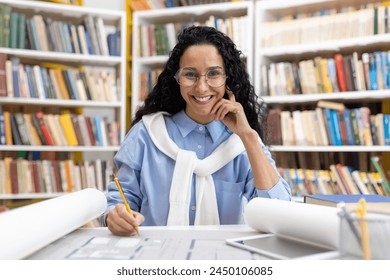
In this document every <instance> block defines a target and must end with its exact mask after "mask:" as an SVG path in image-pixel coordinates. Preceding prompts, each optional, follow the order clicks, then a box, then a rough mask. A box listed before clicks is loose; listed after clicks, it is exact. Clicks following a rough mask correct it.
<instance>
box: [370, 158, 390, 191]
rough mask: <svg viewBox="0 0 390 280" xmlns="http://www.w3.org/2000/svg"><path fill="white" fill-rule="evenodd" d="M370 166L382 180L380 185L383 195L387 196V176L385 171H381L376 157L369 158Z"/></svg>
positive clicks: (389, 186)
mask: <svg viewBox="0 0 390 280" xmlns="http://www.w3.org/2000/svg"><path fill="white" fill-rule="evenodd" d="M370 159H371V163H372V165H373V166H374V167H375V169H376V171H377V172H378V173H379V174H380V176H381V178H382V185H383V189H384V191H385V193H386V194H387V195H390V185H389V181H388V180H387V176H386V173H385V171H384V170H383V167H382V164H381V162H380V158H379V157H378V156H373V157H371V158H370Z"/></svg>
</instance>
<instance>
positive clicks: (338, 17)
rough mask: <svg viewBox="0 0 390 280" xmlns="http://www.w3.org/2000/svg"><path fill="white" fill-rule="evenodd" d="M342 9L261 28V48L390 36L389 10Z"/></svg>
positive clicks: (376, 6) (279, 19) (369, 6)
mask: <svg viewBox="0 0 390 280" xmlns="http://www.w3.org/2000/svg"><path fill="white" fill-rule="evenodd" d="M353 3H354V2H353V1H351V3H350V6H348V4H346V5H347V7H345V6H344V8H343V7H342V6H341V7H337V8H333V9H330V10H317V11H313V10H310V9H306V12H305V13H299V14H292V13H290V14H288V15H285V16H284V14H283V15H282V16H277V15H276V16H275V17H272V21H271V20H267V21H266V22H264V23H262V26H261V27H260V30H261V32H260V33H259V34H258V36H260V42H261V47H264V48H271V47H277V46H291V45H298V44H309V43H319V42H325V41H332V40H342V39H347V38H357V37H364V36H372V35H376V34H385V33H389V32H390V20H389V16H390V7H389V6H385V4H384V3H381V2H380V1H377V3H360V2H357V1H355V3H356V5H355V6H352V4H353Z"/></svg>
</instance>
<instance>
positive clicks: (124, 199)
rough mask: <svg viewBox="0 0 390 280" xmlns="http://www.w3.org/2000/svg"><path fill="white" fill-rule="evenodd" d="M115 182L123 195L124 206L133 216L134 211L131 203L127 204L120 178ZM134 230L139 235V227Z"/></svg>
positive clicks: (115, 179)
mask: <svg viewBox="0 0 390 280" xmlns="http://www.w3.org/2000/svg"><path fill="white" fill-rule="evenodd" d="M114 181H115V184H116V186H117V187H118V190H119V193H120V194H121V197H122V200H123V204H124V205H125V207H126V210H127V212H128V213H129V214H130V215H132V216H133V211H132V210H131V208H130V205H129V203H128V202H127V199H126V197H125V194H124V193H123V190H122V187H121V184H119V180H118V178H117V177H115V178H114ZM134 229H135V230H136V232H137V234H138V235H139V231H138V226H134Z"/></svg>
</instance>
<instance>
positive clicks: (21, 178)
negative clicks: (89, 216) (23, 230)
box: [0, 157, 112, 194]
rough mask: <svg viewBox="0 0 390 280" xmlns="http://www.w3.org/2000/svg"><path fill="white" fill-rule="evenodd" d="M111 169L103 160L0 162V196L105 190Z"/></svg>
mask: <svg viewBox="0 0 390 280" xmlns="http://www.w3.org/2000/svg"><path fill="white" fill-rule="evenodd" d="M111 173H112V167H111V166H110V165H109V164H108V163H107V162H106V161H104V160H100V159H97V160H95V161H87V160H85V161H82V162H80V163H77V164H76V163H74V162H73V161H72V160H34V161H31V160H27V159H22V158H18V159H12V158H9V157H6V158H4V159H1V160H0V194H28V193H62V192H74V191H79V190H81V189H85V188H97V189H99V190H101V191H104V190H106V186H107V184H108V182H109V181H110V176H111Z"/></svg>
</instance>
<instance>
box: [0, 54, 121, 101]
mask: <svg viewBox="0 0 390 280" xmlns="http://www.w3.org/2000/svg"><path fill="white" fill-rule="evenodd" d="M118 83H119V80H118V78H117V75H116V71H115V69H113V68H96V67H90V66H84V67H82V69H80V68H72V67H68V66H65V65H61V64H48V63H46V64H45V63H43V64H42V65H31V64H23V63H21V62H20V59H19V58H18V57H10V58H8V56H7V55H6V54H2V53H0V97H1V96H4V97H6V96H7V97H24V98H39V99H62V100H67V99H73V100H94V101H118V100H119V98H118V96H119V86H118Z"/></svg>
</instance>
